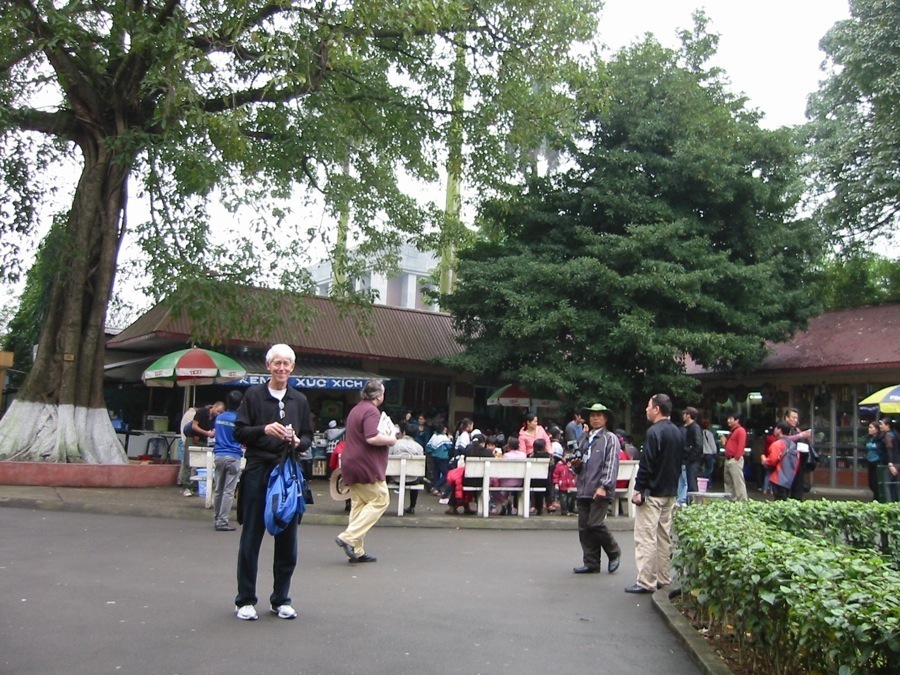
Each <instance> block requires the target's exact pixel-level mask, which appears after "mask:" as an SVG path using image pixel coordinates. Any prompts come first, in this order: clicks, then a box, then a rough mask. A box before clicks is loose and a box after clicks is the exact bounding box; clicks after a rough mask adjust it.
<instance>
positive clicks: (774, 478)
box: [762, 420, 811, 500]
mask: <svg viewBox="0 0 900 675" xmlns="http://www.w3.org/2000/svg"><path fill="white" fill-rule="evenodd" d="M772 435H773V436H774V437H775V440H774V441H773V442H772V443H771V444H770V445H769V447H768V448H766V454H765V455H764V456H763V457H762V463H763V466H764V467H766V468H767V469H768V470H769V472H770V473H769V480H770V481H771V483H772V493H773V494H774V495H775V499H777V500H782V499H788V498H789V497H790V496H791V485H792V484H793V482H794V477H795V476H796V475H797V472H798V471H799V470H800V457H799V453H798V452H797V444H796V442H797V441H800V440H806V439H808V438H809V437H810V435H811V432H810V431H809V430H806V431H803V432H801V433H799V434H795V435H791V425H790V422H786V421H784V420H782V421H781V422H779V423H778V424H776V425H775V428H774V429H773V430H772Z"/></svg>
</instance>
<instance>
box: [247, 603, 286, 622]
mask: <svg viewBox="0 0 900 675" xmlns="http://www.w3.org/2000/svg"><path fill="white" fill-rule="evenodd" d="M254 614H255V612H254ZM272 614H277V615H278V618H279V619H296V618H297V612H295V611H294V608H293V607H291V606H290V605H278V607H272Z"/></svg>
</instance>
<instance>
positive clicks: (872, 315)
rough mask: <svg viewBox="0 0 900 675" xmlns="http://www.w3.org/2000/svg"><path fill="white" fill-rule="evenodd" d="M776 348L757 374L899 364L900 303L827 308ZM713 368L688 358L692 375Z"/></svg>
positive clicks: (773, 345) (773, 346)
mask: <svg viewBox="0 0 900 675" xmlns="http://www.w3.org/2000/svg"><path fill="white" fill-rule="evenodd" d="M768 347H769V349H770V350H771V351H770V353H769V355H768V356H767V357H766V358H765V359H764V360H763V363H762V365H761V366H760V367H759V368H757V369H756V371H754V372H756V373H760V374H761V373H765V372H768V371H777V372H786V371H808V370H870V369H878V368H898V367H900V304H894V305H882V306H879V307H856V308H853V309H841V310H837V311H834V312H826V313H824V314H822V315H820V316H818V317H816V318H815V319H812V320H811V321H810V322H809V327H808V328H807V330H805V331H802V332H799V333H797V334H796V335H795V336H794V338H793V339H792V340H791V341H790V342H783V343H780V344H769V345H768ZM707 372H708V371H706V370H704V369H703V368H701V367H699V366H697V365H696V364H694V363H693V362H691V361H689V365H688V374H690V375H702V374H704V373H707Z"/></svg>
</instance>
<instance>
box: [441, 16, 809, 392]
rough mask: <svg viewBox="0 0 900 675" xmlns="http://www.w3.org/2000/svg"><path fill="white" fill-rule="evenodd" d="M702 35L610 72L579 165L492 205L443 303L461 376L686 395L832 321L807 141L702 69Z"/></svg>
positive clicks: (552, 387) (579, 150) (626, 53)
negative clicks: (803, 151) (714, 375)
mask: <svg viewBox="0 0 900 675" xmlns="http://www.w3.org/2000/svg"><path fill="white" fill-rule="evenodd" d="M702 25H703V17H702V16H700V17H699V18H698V30H697V31H696V32H695V33H694V34H691V35H687V36H685V44H684V46H683V48H682V49H681V51H672V50H668V49H665V48H663V47H662V46H660V45H659V44H658V43H657V42H656V41H655V40H653V39H648V40H646V41H645V42H643V43H642V44H639V45H637V46H634V47H631V48H629V49H626V50H623V51H622V52H620V53H619V54H618V55H616V57H615V58H614V59H613V60H612V62H610V63H609V64H608V66H601V65H598V66H597V68H598V79H599V80H600V81H602V82H603V83H604V91H603V96H602V98H598V99H584V100H581V101H580V103H581V104H582V106H583V107H582V112H583V114H584V116H583V122H582V126H581V128H580V131H579V134H578V136H577V137H576V138H575V140H574V142H573V146H572V148H571V150H572V152H573V153H574V155H575V157H576V160H577V167H576V168H574V169H572V170H570V171H569V172H567V173H566V174H564V175H562V176H561V177H559V178H558V179H547V180H543V181H541V180H537V179H536V180H534V181H532V182H531V183H530V185H529V186H528V189H527V190H524V191H522V192H521V193H520V194H515V195H512V196H511V197H509V198H507V199H504V200H495V201H493V202H492V203H490V204H488V205H487V207H486V208H485V209H484V211H483V213H482V218H483V219H484V220H485V221H486V222H487V223H488V224H489V228H488V229H489V232H490V235H489V239H488V240H487V241H484V242H482V243H480V244H478V245H475V246H474V247H472V248H471V249H469V250H467V251H463V252H461V254H460V260H459V267H458V283H457V287H456V290H455V292H454V293H453V295H445V296H442V297H441V298H440V302H441V306H442V307H443V308H445V309H447V310H449V311H450V312H451V313H452V314H453V315H454V319H455V322H456V326H457V328H458V329H459V332H460V335H461V341H462V344H463V345H464V346H465V349H466V351H465V353H464V354H463V355H462V356H461V357H459V358H457V359H454V360H453V361H452V362H453V363H454V364H455V365H459V366H462V367H465V368H467V369H469V370H472V371H474V372H480V373H484V374H485V375H491V376H495V377H502V378H504V379H508V380H510V381H518V382H522V383H524V384H527V385H529V386H531V387H532V390H533V391H535V392H536V393H544V392H549V393H554V394H557V395H561V396H565V395H568V396H570V397H572V398H575V399H578V398H583V397H585V396H588V395H590V396H600V397H602V398H603V400H604V401H607V400H611V401H619V402H625V401H628V400H630V399H631V398H632V396H634V395H635V394H637V393H638V392H640V393H647V392H648V391H652V390H668V391H672V392H674V393H676V394H685V393H687V392H688V391H690V390H691V388H692V387H693V386H694V384H695V383H694V380H693V379H692V378H690V377H688V376H686V375H685V364H686V359H687V357H688V355H690V356H692V357H693V359H694V360H695V361H697V362H699V363H701V364H702V365H704V366H708V367H712V368H722V369H738V370H741V369H749V368H752V367H753V366H754V365H756V364H757V363H759V361H760V360H761V359H762V357H763V356H764V354H765V348H764V343H765V341H766V340H775V341H779V340H785V339H787V338H788V337H789V336H790V335H791V334H792V333H793V332H794V331H795V330H796V329H797V328H798V327H800V326H802V325H803V324H804V322H805V321H806V319H808V318H809V317H810V316H811V315H813V314H814V313H815V312H816V310H817V307H816V306H815V300H814V299H813V298H812V294H811V292H810V286H809V283H810V270H811V269H812V267H813V265H814V262H815V260H816V259H817V253H816V252H817V251H818V250H819V241H818V239H817V231H816V230H815V228H814V227H813V226H812V225H811V223H809V222H807V221H804V220H801V219H797V218H796V214H795V207H796V204H797V200H798V197H799V188H800V183H799V179H798V178H799V176H798V161H799V152H800V149H799V146H798V143H797V142H796V139H795V138H794V137H793V136H792V135H791V133H790V132H787V131H766V130H764V129H761V128H760V127H759V126H758V124H757V117H756V115H755V114H754V113H751V112H749V111H747V110H746V109H745V108H744V105H743V101H742V100H741V99H739V98H737V97H735V96H733V95H731V94H730V93H728V91H727V90H726V87H725V86H724V84H723V83H722V80H721V75H720V74H719V73H718V72H717V71H713V70H704V69H703V68H702V67H701V66H702V63H703V62H704V61H705V59H706V58H708V56H709V55H710V53H711V49H712V47H713V46H714V41H710V40H707V39H704V38H703V30H702Z"/></svg>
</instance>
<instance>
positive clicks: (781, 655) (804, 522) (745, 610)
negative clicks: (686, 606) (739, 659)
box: [674, 501, 900, 673]
mask: <svg viewBox="0 0 900 675" xmlns="http://www.w3.org/2000/svg"><path fill="white" fill-rule="evenodd" d="M891 533H900V504H893V505H889V504H888V505H885V504H860V503H852V502H825V501H816V502H773V503H764V502H739V503H730V502H717V503H712V504H708V505H705V506H703V507H692V508H688V509H681V510H679V511H678V513H677V515H676V518H675V535H676V537H677V541H678V544H677V546H676V548H675V559H674V565H675V568H676V570H677V571H678V575H679V578H680V580H681V583H682V592H683V594H684V597H685V600H686V601H688V602H695V603H696V605H697V607H698V609H699V611H700V615H701V617H702V618H704V619H705V620H706V621H708V622H709V625H710V626H711V627H716V626H718V627H722V626H724V625H732V626H734V629H735V634H736V635H737V636H738V645H739V647H740V648H741V649H742V650H743V651H744V652H745V654H746V653H747V652H746V649H747V647H752V648H753V654H754V657H755V658H759V659H761V661H762V663H760V664H758V665H759V667H760V668H761V669H764V670H765V671H766V672H784V673H796V672H835V673H850V672H853V673H858V672H869V673H888V672H900V574H898V560H897V557H896V553H892V552H891V546H890V541H891V537H890V535H891Z"/></svg>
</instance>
